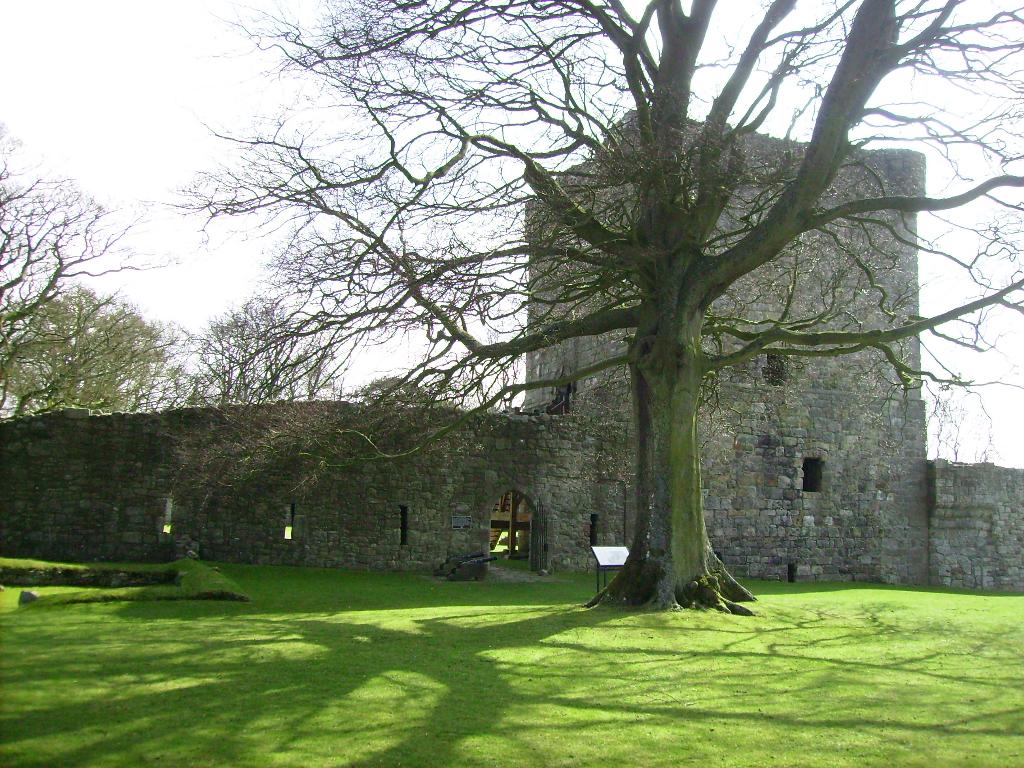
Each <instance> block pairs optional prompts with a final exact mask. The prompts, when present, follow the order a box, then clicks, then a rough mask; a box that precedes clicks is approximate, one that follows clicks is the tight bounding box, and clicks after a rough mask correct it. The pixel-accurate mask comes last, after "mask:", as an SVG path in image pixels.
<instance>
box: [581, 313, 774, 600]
mask: <svg viewBox="0 0 1024 768" xmlns="http://www.w3.org/2000/svg"><path fill="white" fill-rule="evenodd" d="M691 328H692V330H691V332H690V333H689V334H686V335H684V336H683V337H682V338H681V339H680V338H679V337H676V338H672V339H669V340H668V341H667V342H666V341H665V340H662V339H658V338H657V337H654V338H653V339H652V340H651V341H650V342H648V343H647V344H644V343H643V342H640V345H638V347H637V348H636V349H635V355H634V358H635V363H634V364H633V369H632V382H633V405H634V421H635V426H636V441H637V446H636V466H635V479H636V482H635V487H636V501H637V505H636V507H637V517H636V526H635V536H634V540H633V542H632V546H631V548H630V555H629V559H628V560H627V562H626V564H625V566H624V567H623V568H622V570H621V571H620V572H619V573H618V574H617V575H616V577H615V578H614V579H613V580H612V582H611V583H610V584H609V585H608V587H607V588H606V589H605V590H603V591H602V593H600V594H599V595H597V596H596V597H595V598H594V600H592V601H591V604H597V603H599V602H618V603H626V604H631V605H649V606H652V607H655V608H661V609H671V608H676V607H685V608H691V607H693V608H713V609H717V610H720V611H724V612H729V613H735V614H743V615H749V614H750V613H751V611H750V610H749V609H747V608H745V607H743V606H741V605H738V604H737V603H738V602H740V601H748V600H753V599H754V597H753V595H751V594H750V592H749V591H747V590H746V589H745V588H744V587H743V586H742V585H740V584H739V583H738V582H737V581H736V580H735V579H734V578H733V577H732V576H731V575H730V574H729V572H728V570H727V569H726V568H725V566H724V565H723V564H722V562H721V560H719V558H718V557H717V556H716V555H715V554H714V552H713V551H712V549H711V543H710V541H709V539H708V535H707V530H706V528H705V524H704V504H703V494H702V492H701V469H700V442H699V434H698V426H697V414H698V410H699V406H700V400H701V385H702V382H703V378H704V373H705V371H704V368H703V365H702V362H703V356H702V354H701V351H700V348H699V338H700V336H699V324H698V323H693V324H691Z"/></svg>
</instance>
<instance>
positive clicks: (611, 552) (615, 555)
mask: <svg viewBox="0 0 1024 768" xmlns="http://www.w3.org/2000/svg"><path fill="white" fill-rule="evenodd" d="M590 551H591V552H593V553H594V559H595V560H596V561H597V591H598V592H600V591H601V574H602V573H603V574H604V584H605V586H608V571H617V570H619V569H620V568H621V567H622V566H623V565H625V564H626V558H627V557H629V549H627V548H626V547H591V548H590Z"/></svg>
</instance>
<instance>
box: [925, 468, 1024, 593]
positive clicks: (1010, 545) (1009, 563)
mask: <svg viewBox="0 0 1024 768" xmlns="http://www.w3.org/2000/svg"><path fill="white" fill-rule="evenodd" d="M929 470H930V471H929V474H930V480H931V483H930V484H931V488H930V497H931V498H930V502H931V505H930V506H931V516H930V524H931V536H930V545H929V560H930V562H929V571H930V576H931V582H932V583H933V584H941V585H943V586H947V587H961V588H966V589H992V590H1000V591H1016V592H1024V469H1007V468H1004V467H997V466H995V465H994V464H954V463H951V462H948V461H935V462H932V463H931V464H930V467H929Z"/></svg>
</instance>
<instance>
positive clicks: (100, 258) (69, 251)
mask: <svg viewBox="0 0 1024 768" xmlns="http://www.w3.org/2000/svg"><path fill="white" fill-rule="evenodd" d="M18 160H19V158H18V156H17V144H16V142H14V141H13V140H12V139H11V138H10V137H9V136H8V135H7V134H6V132H5V131H4V129H3V127H2V126H0V409H2V408H3V406H4V403H5V401H6V399H7V395H8V388H9V383H10V381H9V375H10V371H9V368H10V366H11V364H12V359H13V357H14V355H15V354H16V351H17V350H18V349H19V348H20V347H21V345H22V343H23V341H24V337H25V336H26V334H29V333H31V325H32V322H33V320H34V318H36V317H37V316H38V314H39V312H40V311H41V310H42V309H43V308H44V307H46V305H47V304H49V303H50V302H52V301H54V299H56V298H57V297H58V296H59V295H60V294H61V292H62V291H64V290H65V289H66V288H67V287H68V286H69V284H71V283H72V282H73V281H74V280H75V279H76V278H81V277H86V276H96V275H99V274H103V273H105V272H109V271H115V270H120V269H124V268H125V266H124V262H123V261H122V259H121V257H122V256H123V254H122V253H121V251H120V247H121V241H122V239H123V237H124V235H125V232H126V230H125V228H124V227H122V226H120V225H118V224H116V223H115V222H114V221H113V219H112V217H111V214H110V213H109V212H107V211H106V210H104V209H103V207H102V206H100V205H98V204H97V203H96V202H95V201H93V200H91V199H90V198H89V197H87V196H86V195H84V194H83V193H82V192H81V191H80V190H79V189H78V188H77V187H76V186H75V185H74V183H73V182H71V181H69V180H67V179H47V178H40V177H36V176H33V175H32V174H30V173H29V172H28V171H26V170H25V169H23V168H20V167H19V163H18Z"/></svg>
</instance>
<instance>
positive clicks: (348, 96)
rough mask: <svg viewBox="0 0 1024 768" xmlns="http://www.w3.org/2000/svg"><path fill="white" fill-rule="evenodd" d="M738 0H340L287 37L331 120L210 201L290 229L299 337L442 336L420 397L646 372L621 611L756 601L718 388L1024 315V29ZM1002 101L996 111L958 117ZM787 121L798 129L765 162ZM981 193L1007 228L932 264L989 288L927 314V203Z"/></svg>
mask: <svg viewBox="0 0 1024 768" xmlns="http://www.w3.org/2000/svg"><path fill="white" fill-rule="evenodd" d="M718 5H719V4H718V3H716V2H714V0H692V2H689V3H684V2H683V1H682V0H650V1H649V2H641V3H637V4H633V5H627V4H626V3H624V2H622V1H621V0H507V1H506V2H493V1H492V0H451V1H450V2H441V1H437V2H434V1H433V0H427V1H426V2H393V1H392V0H359V1H358V2H356V1H355V0H353V1H351V2H342V1H340V0H339V1H338V2H335V3H333V4H332V5H331V9H330V11H329V13H328V14H327V15H326V16H325V17H324V18H323V20H322V22H321V23H320V25H318V26H316V27H314V28H306V27H302V26H300V25H298V24H292V23H288V22H286V21H278V22H276V23H275V24H274V25H272V27H271V28H269V29H267V30H266V31H265V32H264V34H265V37H264V38H262V39H263V40H265V41H266V44H267V45H268V46H274V47H276V48H277V49H279V50H280V51H281V52H282V54H283V56H284V67H285V69H286V70H288V71H289V72H291V73H294V74H297V75H308V76H309V77H310V78H311V80H312V82H314V83H315V86H316V88H317V89H318V90H317V94H318V95H319V96H320V97H321V98H322V111H321V112H320V113H318V114H316V115H315V116H313V117H311V118H309V119H306V117H305V115H308V114H309V113H308V112H307V113H303V114H299V113H296V114H295V115H293V116H291V117H290V118H289V119H285V120H282V121H281V122H280V123H279V124H277V125H274V126H273V127H272V130H270V131H269V132H267V133H266V134H265V135H260V136H256V137H254V138H242V139H236V141H237V142H238V143H239V145H240V146H241V148H242V149H243V150H244V152H245V163H244V165H243V166H241V168H240V169H228V170H226V171H224V172H223V173H221V174H219V175H216V176H212V177H211V178H209V179H207V180H206V182H205V183H203V184H202V185H200V188H199V190H198V193H197V194H198V198H197V203H196V204H197V207H200V208H203V209H205V210H206V211H207V212H208V213H209V214H210V215H212V216H222V215H234V214H247V213H253V212H262V213H265V214H267V215H269V216H271V217H274V220H275V222H277V223H281V222H292V223H294V224H295V226H294V230H293V236H292V239H291V242H290V246H289V248H288V249H287V251H286V253H285V254H284V255H283V256H282V258H281V259H280V260H279V262H278V264H277V268H278V271H279V274H280V276H281V280H282V282H284V283H287V284H289V285H291V286H293V288H294V292H295V295H294V299H295V300H296V301H298V302H300V304H301V306H303V307H305V309H306V313H305V317H304V318H302V320H303V321H302V322H300V323H298V324H297V325H296V327H297V328H302V329H304V330H303V332H305V333H315V332H320V331H325V330H326V331H329V332H330V334H331V340H332V342H333V343H336V344H338V345H342V346H344V345H350V346H351V345H356V344H360V343H366V342H373V341H379V340H381V339H385V338H392V337H395V336H401V335H403V334H405V335H407V336H409V337H412V338H416V334H422V335H423V340H424V352H423V354H422V355H421V356H420V357H419V358H418V361H417V362H416V363H415V364H414V366H413V368H412V370H411V371H410V373H409V374H408V376H406V377H405V378H404V382H405V383H409V384H413V385H415V386H416V387H417V390H418V391H425V392H432V391H437V392H445V393H447V394H448V396H453V395H454V396H457V397H461V398H462V399H464V400H465V401H466V402H467V403H470V404H472V405H474V406H475V407H482V408H486V407H490V406H492V405H495V404H498V403H501V402H503V401H508V400H509V399H510V398H511V397H512V396H514V395H515V394H516V393H519V392H521V391H523V390H524V389H526V388H528V387H552V386H564V385H567V384H569V383H570V382H572V381H574V380H577V379H579V378H581V377H585V376H591V375H594V374H595V373H597V372H600V371H605V370H608V369H610V368H612V367H614V366H625V367H626V368H628V370H629V373H630V379H631V382H632V387H631V388H632V397H633V410H634V421H635V435H636V440H637V445H636V465H635V483H634V486H635V491H636V494H637V509H638V520H637V525H636V538H635V540H634V541H633V544H632V547H631V550H630V557H629V561H628V563H627V565H626V567H625V568H624V569H623V570H622V571H621V572H620V573H619V574H618V576H617V577H616V578H615V579H614V580H613V582H612V583H611V584H610V585H609V587H608V589H607V590H606V591H605V592H604V593H603V595H602V596H601V597H602V599H607V600H614V601H624V602H628V603H651V604H654V605H657V606H660V607H665V608H670V607H675V606H677V605H680V604H681V605H684V606H704V607H714V608H717V609H719V610H725V611H732V612H748V611H747V609H746V608H744V607H743V606H740V605H737V603H736V601H738V600H742V599H747V598H750V597H751V595H750V594H749V592H747V591H746V590H745V589H743V588H742V587H741V586H740V585H739V584H737V583H736V582H735V580H734V579H732V578H731V576H730V575H729V574H728V572H727V571H726V569H725V568H724V566H723V565H722V564H721V562H719V560H718V558H717V557H716V556H715V554H714V552H713V551H712V549H711V546H710V544H709V541H708V536H707V533H706V530H705V524H704V515H703V506H702V494H701V478H700V441H699V437H698V429H697V423H698V422H697V418H696V416H697V412H698V407H699V403H700V402H701V392H702V387H703V385H704V383H705V382H706V381H707V380H708V378H709V377H712V376H714V375H716V374H717V373H718V372H720V371H724V370H727V369H729V368H731V367H734V366H740V365H743V364H746V363H748V362H749V361H752V360H753V359H754V358H755V357H757V356H758V355H762V354H765V353H769V352H770V353H772V354H775V355H781V356H790V357H793V356H822V355H825V356H836V355H842V354H847V353H851V352H860V351H868V352H870V353H873V354H874V355H877V356H878V358H879V359H881V360H883V361H885V362H886V363H887V364H888V365H889V366H890V367H891V368H892V369H893V370H894V371H895V374H896V379H897V380H898V381H899V382H900V383H902V384H903V385H904V386H907V387H913V386H915V385H916V383H917V381H918V379H919V377H920V376H921V375H922V371H920V370H918V365H917V364H916V362H915V358H914V356H913V355H912V354H908V349H909V348H910V347H912V343H909V345H908V342H910V340H912V339H914V338H915V337H916V336H917V335H918V334H921V333H924V332H927V331H929V330H930V329H936V328H940V327H941V329H942V332H943V333H944V334H946V335H949V336H956V337H957V339H958V340H959V341H962V342H964V343H968V344H971V343H972V342H971V338H972V337H971V336H970V333H971V331H972V329H973V327H974V322H975V320H976V319H977V313H978V312H979V311H980V310H982V309H983V308H985V307H992V306H1003V307H1008V308H1011V309H1016V310H1018V311H1019V310H1020V308H1021V305H1020V298H1021V288H1022V286H1024V275H1022V273H1021V270H1020V269H1019V263H1018V262H1017V261H1016V254H1017V252H1018V251H1017V248H1018V245H1019V238H1018V233H1019V232H1020V231H1021V226H1020V217H1019V215H1018V214H1019V213H1020V203H1019V198H1007V197H1006V195H1005V194H1004V193H1006V192H1007V191H1011V192H1012V191H1013V190H1014V188H1019V187H1022V186H1024V177H1022V175H1021V171H1022V167H1021V157H1022V156H1024V155H1022V151H1021V143H1020V140H1019V136H1018V135H1017V133H1018V132H1017V129H1016V126H1017V125H1019V119H1020V114H1021V113H1020V104H1021V95H1022V88H1021V83H1022V82H1024V80H1022V77H1021V72H1022V69H1024V17H1022V15H1021V11H1020V10H1019V9H1015V8H1008V7H996V6H994V5H990V4H987V3H984V2H966V1H965V0H833V1H831V2H822V3H809V4H803V5H801V6H800V7H799V8H798V4H797V3H796V2H795V0H770V1H766V2H762V3H760V8H759V9H758V10H755V4H754V3H742V4H740V3H728V4H722V6H723V7H722V8H721V9H719V8H718ZM727 14H729V15H728V16H727ZM726 29H727V30H729V31H730V32H732V33H733V36H732V37H731V38H730V39H729V40H727V41H725V43H722V44H719V43H718V41H717V39H716V38H718V37H719V36H720V35H719V33H720V32H721V31H722V30H726ZM976 95H983V96H984V101H983V105H984V106H983V108H978V109H971V110H967V113H965V114H956V112H955V111H954V110H953V109H952V107H954V106H956V105H957V102H961V101H965V100H970V99H972V98H974V97H975V96H976ZM976 103H981V102H976ZM765 131H767V132H771V133H774V134H775V135H776V136H782V137H784V140H783V141H782V142H781V143H780V144H778V145H776V148H775V149H769V150H764V149H761V148H759V147H763V142H760V140H759V137H758V135H757V132H765ZM797 139H798V140H799V141H796V140H797ZM901 144H905V145H908V146H911V147H917V148H920V149H922V150H926V151H928V152H929V157H930V158H931V160H932V161H933V172H934V171H936V170H938V172H939V173H940V175H943V176H948V178H949V179H951V184H952V187H951V191H950V192H949V193H948V194H941V195H935V196H930V195H927V194H925V191H924V190H923V189H912V188H909V187H908V186H907V185H905V184H903V185H901V184H899V183H895V182H891V181H890V179H889V178H888V177H887V176H886V175H885V174H882V173H879V171H878V169H877V168H875V167H874V166H873V165H872V160H871V158H870V156H869V155H868V154H867V153H866V152H865V151H864V150H868V149H872V148H875V147H892V146H894V145H901ZM963 152H967V153H968V159H967V162H966V164H965V165H960V160H961V158H963V157H964V155H963V154H962V153H963ZM939 166H943V167H939ZM978 200H992V201H994V202H995V203H996V205H997V206H1001V207H1002V212H1003V214H1004V218H1003V220H1002V221H1001V222H1000V221H993V222H992V223H991V225H989V224H986V225H982V226H976V227H972V229H973V233H974V234H975V235H976V236H977V237H978V241H979V242H980V243H981V245H980V246H979V247H978V248H977V249H976V252H975V251H973V250H972V251H971V252H957V253H953V252H950V251H945V250H943V249H942V248H941V247H940V245H939V244H929V246H928V247H927V248H926V249H924V250H923V251H922V253H923V254H924V256H925V257H928V258H937V259H946V260H948V261H949V263H950V264H952V265H959V266H960V267H962V268H963V270H964V277H965V281H966V284H967V286H968V288H967V289H965V294H969V293H970V292H971V290H973V296H971V297H970V298H969V300H966V301H964V302H962V303H960V302H956V303H954V304H953V305H952V306H950V307H949V308H948V309H946V310H944V311H942V312H939V313H937V314H935V315H933V316H929V317H922V316H920V315H919V314H918V309H917V307H916V306H915V300H914V291H913V290H912V289H911V288H909V287H908V286H906V285H905V284H904V287H903V289H900V288H899V285H900V281H899V280H896V279H891V275H892V273H893V272H894V271H897V270H898V268H899V265H900V263H901V258H902V257H903V256H904V255H905V254H906V253H907V249H910V248H913V247H915V246H916V235H915V232H916V229H917V226H916V216H917V215H918V214H928V213H932V214H943V215H952V212H954V211H956V210H957V209H959V208H961V207H962V206H965V205H967V204H969V203H971V202H973V201H978ZM822 243H825V244H831V246H830V247H829V248H827V249H824V250H823V249H822V248H821V247H820V246H821V244H822ZM823 253H827V254H828V256H827V257H825V256H822V254H823ZM990 257H991V258H990ZM993 261H994V262H996V263H997V265H998V267H997V269H996V271H995V272H990V273H987V274H986V273H985V271H984V266H985V264H986V262H993ZM797 297H812V298H813V300H812V301H809V302H808V301H797V300H796V299H797ZM869 306H870V307H871V310H870V311H867V308H868V307H869ZM527 317H529V322H527ZM957 322H963V323H965V324H966V325H965V326H964V328H966V330H967V332H968V335H967V336H960V335H959V332H958V329H957V328H956V323H957ZM608 334H613V335H614V336H615V337H616V338H618V339H619V340H620V343H619V344H618V345H610V346H607V347H601V346H600V345H595V349H605V350H606V351H607V352H608V354H606V355H601V356H598V357H596V358H594V359H587V360H581V362H580V365H579V366H578V367H577V368H576V369H574V370H566V371H564V372H562V373H561V374H559V375H558V376H557V377H554V378H551V379H548V380H536V381H532V382H528V383H525V384H524V383H519V382H517V381H516V380H515V379H516V371H517V368H516V365H517V364H518V362H519V361H521V360H522V359H523V358H524V356H526V355H529V354H531V353H534V352H536V351H538V350H542V349H545V348H548V347H551V346H552V345H556V344H560V343H563V342H569V341H572V340H579V339H593V340H597V339H604V338H607V335H608Z"/></svg>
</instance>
